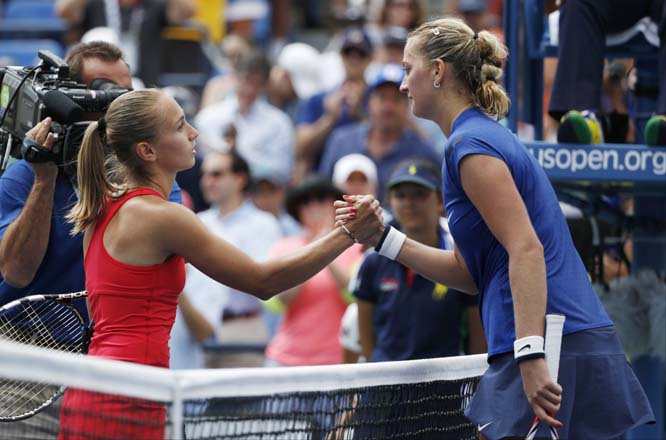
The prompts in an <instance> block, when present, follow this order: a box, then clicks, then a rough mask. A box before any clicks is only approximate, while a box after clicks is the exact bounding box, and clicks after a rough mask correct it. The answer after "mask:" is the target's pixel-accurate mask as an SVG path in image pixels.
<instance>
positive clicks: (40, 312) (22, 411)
mask: <svg viewBox="0 0 666 440" xmlns="http://www.w3.org/2000/svg"><path fill="white" fill-rule="evenodd" d="M83 328H84V323H83V320H82V318H81V317H80V315H79V314H78V312H76V311H75V310H74V308H73V307H72V306H70V305H67V304H63V303H61V302H59V301H57V300H46V301H25V302H21V303H19V304H17V305H16V306H14V307H11V308H9V309H6V310H4V311H3V312H2V313H0V339H8V340H11V341H14V342H19V343H23V344H30V345H35V346H40V347H44V348H50V349H55V350H59V351H67V352H81V349H82V346H83V343H84V341H83V339H84V335H83ZM63 390H64V387H62V386H60V385H53V384H48V383H43V382H35V381H19V380H0V419H4V420H18V419H21V418H25V417H28V416H30V415H32V414H35V413H36V412H38V411H39V410H41V409H42V408H44V407H46V406H48V405H50V404H51V402H53V401H54V400H55V399H57V398H58V397H59V396H60V395H61V393H62V391H63Z"/></svg>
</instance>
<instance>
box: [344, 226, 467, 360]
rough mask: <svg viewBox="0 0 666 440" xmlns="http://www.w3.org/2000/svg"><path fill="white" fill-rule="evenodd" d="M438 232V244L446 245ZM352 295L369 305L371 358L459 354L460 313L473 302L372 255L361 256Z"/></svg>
mask: <svg viewBox="0 0 666 440" xmlns="http://www.w3.org/2000/svg"><path fill="white" fill-rule="evenodd" d="M438 232H439V237H440V243H439V244H440V246H439V247H440V248H441V249H450V248H451V245H450V244H448V243H447V242H446V240H445V237H444V231H443V230H442V229H441V228H440V229H439V231H438ZM352 294H353V295H354V296H355V297H357V298H359V299H361V300H363V301H367V302H370V303H372V304H373V306H374V313H373V327H374V329H375V349H374V351H373V353H372V357H371V359H369V360H370V361H372V362H383V361H398V360H411V359H429V358H436V357H446V356H459V355H460V353H461V332H460V330H461V323H462V317H463V313H464V311H465V308H466V307H467V306H468V305H470V304H475V303H476V298H475V297H473V296H471V295H467V294H464V293H461V292H458V291H456V290H453V289H448V288H447V287H445V286H443V285H441V284H435V283H433V282H432V281H430V280H428V279H427V278H424V277H422V276H421V275H418V274H417V273H415V272H413V271H411V270H410V269H409V268H407V267H406V266H403V265H402V264H400V263H398V262H397V261H393V260H390V259H388V258H386V257H384V256H381V255H379V254H377V253H370V254H368V255H367V256H366V257H365V259H364V260H363V263H362V264H361V267H360V269H359V272H358V274H357V278H356V280H355V283H354V286H353V291H352Z"/></svg>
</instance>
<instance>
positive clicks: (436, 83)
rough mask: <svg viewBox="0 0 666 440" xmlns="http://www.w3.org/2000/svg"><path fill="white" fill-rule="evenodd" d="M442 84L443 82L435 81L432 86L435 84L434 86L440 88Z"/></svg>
mask: <svg viewBox="0 0 666 440" xmlns="http://www.w3.org/2000/svg"><path fill="white" fill-rule="evenodd" d="M440 85H441V84H440V83H438V82H437V81H435V82H434V83H432V86H433V87H434V88H436V89H439V86H440Z"/></svg>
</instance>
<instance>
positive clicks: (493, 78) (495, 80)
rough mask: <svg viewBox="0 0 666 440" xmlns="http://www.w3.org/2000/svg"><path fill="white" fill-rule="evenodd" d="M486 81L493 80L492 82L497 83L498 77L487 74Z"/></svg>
mask: <svg viewBox="0 0 666 440" xmlns="http://www.w3.org/2000/svg"><path fill="white" fill-rule="evenodd" d="M486 81H492V82H494V83H496V82H497V79H495V77H494V76H486Z"/></svg>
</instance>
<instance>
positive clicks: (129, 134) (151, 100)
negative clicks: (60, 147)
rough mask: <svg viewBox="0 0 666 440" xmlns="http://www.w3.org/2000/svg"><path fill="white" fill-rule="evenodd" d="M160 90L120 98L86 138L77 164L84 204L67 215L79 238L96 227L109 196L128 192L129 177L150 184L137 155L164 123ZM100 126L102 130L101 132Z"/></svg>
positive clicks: (131, 93)
mask: <svg viewBox="0 0 666 440" xmlns="http://www.w3.org/2000/svg"><path fill="white" fill-rule="evenodd" d="M162 95H163V93H162V92H160V91H159V90H154V89H153V90H151V89H146V90H136V91H132V92H128V93H125V94H124V95H121V96H120V97H118V98H117V99H115V100H114V101H113V102H112V103H111V105H110V106H109V109H108V111H107V112H106V115H105V116H104V117H103V118H100V121H99V122H93V123H92V124H91V125H90V126H89V127H88V128H87V129H86V132H85V134H84V136H83V142H82V143H81V149H80V150H79V156H78V163H77V176H78V183H79V189H80V192H81V194H80V197H79V201H78V202H77V203H76V205H74V207H73V208H72V210H71V211H70V212H69V213H68V214H67V220H68V221H69V222H70V223H74V226H73V228H72V231H71V234H72V235H75V234H77V233H79V232H82V231H84V230H85V229H87V228H88V227H89V226H91V225H94V224H95V223H96V222H97V220H98V218H99V216H100V215H101V213H102V212H103V211H104V207H105V205H106V200H107V197H119V196H121V195H123V194H124V193H125V192H126V191H127V185H126V182H127V178H128V176H132V177H133V178H134V179H135V180H138V181H145V182H149V181H150V176H148V173H147V172H146V170H145V169H144V168H143V164H142V162H141V161H140V160H139V158H138V157H137V155H136V152H135V148H134V147H135V146H136V144H137V143H139V142H144V141H148V142H149V141H152V140H154V139H155V138H156V137H157V135H158V132H159V128H160V126H161V124H162V121H163V118H164V117H163V114H162V112H161V111H160V110H159V105H158V104H159V103H158V101H159V98H160V97H161V96H162ZM100 126H101V127H100Z"/></svg>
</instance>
